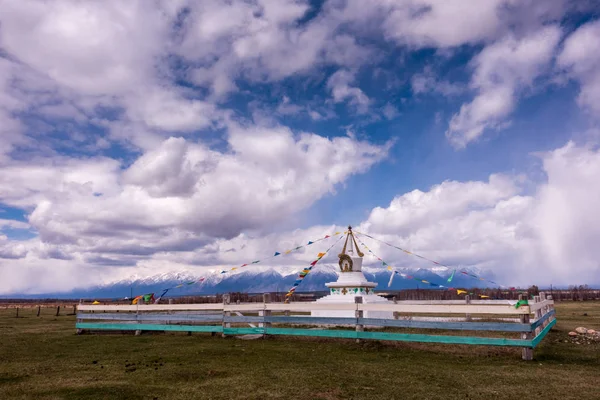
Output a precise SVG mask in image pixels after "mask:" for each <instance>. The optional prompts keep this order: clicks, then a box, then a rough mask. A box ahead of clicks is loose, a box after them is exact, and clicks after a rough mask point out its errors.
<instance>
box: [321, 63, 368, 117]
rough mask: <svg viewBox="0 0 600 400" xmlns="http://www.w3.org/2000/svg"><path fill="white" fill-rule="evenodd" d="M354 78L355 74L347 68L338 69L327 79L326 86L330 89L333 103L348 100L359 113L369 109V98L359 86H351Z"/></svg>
mask: <svg viewBox="0 0 600 400" xmlns="http://www.w3.org/2000/svg"><path fill="white" fill-rule="evenodd" d="M355 80H356V77H355V74H354V73H353V72H351V71H348V70H339V71H337V72H336V73H334V74H333V75H331V76H330V77H329V79H328V80H327V88H328V89H329V90H331V96H332V97H333V101H334V102H335V103H341V102H343V101H346V100H348V101H349V103H350V104H352V105H353V106H355V107H356V110H357V111H358V113H360V114H364V113H366V112H367V111H368V109H369V103H370V100H369V98H368V97H367V95H365V94H364V93H363V91H362V90H360V88H358V87H355V86H351V85H352V84H353V83H354V81H355Z"/></svg>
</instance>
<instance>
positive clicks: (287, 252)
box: [284, 250, 292, 254]
mask: <svg viewBox="0 0 600 400" xmlns="http://www.w3.org/2000/svg"><path fill="white" fill-rule="evenodd" d="M291 252H292V251H291V250H287V251H286V252H285V253H284V254H290V253H291Z"/></svg>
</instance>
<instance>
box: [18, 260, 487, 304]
mask: <svg viewBox="0 0 600 400" xmlns="http://www.w3.org/2000/svg"><path fill="white" fill-rule="evenodd" d="M397 270H398V271H400V272H404V273H406V274H409V275H412V276H414V277H417V278H420V279H424V280H427V281H429V282H432V283H437V284H440V285H444V286H447V287H448V286H451V287H460V288H474V287H486V286H491V284H489V283H488V284H486V282H484V281H481V280H478V279H474V278H472V277H468V276H466V275H463V274H460V273H456V274H455V276H454V278H453V279H452V282H451V283H448V282H447V280H448V278H449V277H450V275H451V273H452V271H449V270H442V269H438V270H432V269H420V268H418V269H417V268H414V269H411V268H404V269H400V268H399V269H397ZM464 270H466V271H468V272H471V273H474V274H477V275H480V276H482V277H484V278H486V279H491V280H494V277H493V276H491V275H489V274H485V273H483V274H482V273H481V272H480V271H478V270H475V269H464ZM337 271H338V266H337V264H323V265H319V266H318V268H315V269H313V270H312V271H311V272H310V273H309V274H308V275H307V276H306V278H305V279H304V281H303V282H302V283H301V285H300V286H299V287H298V292H310V291H325V290H327V287H326V286H325V283H327V282H333V281H336V280H337ZM298 272H299V270H294V271H290V270H289V269H287V270H278V269H276V268H268V267H253V268H248V269H245V270H241V271H240V272H237V273H225V274H222V273H220V272H211V273H208V274H202V275H195V274H191V273H189V272H178V273H166V274H158V275H155V276H152V277H147V278H138V277H132V278H130V279H125V280H121V281H118V282H113V283H111V284H106V285H99V286H94V287H89V288H81V289H77V290H72V291H70V292H64V293H43V294H36V295H27V296H18V297H28V298H124V297H130V296H131V295H134V296H135V295H140V294H145V293H156V295H159V294H160V293H162V291H163V290H164V289H167V288H172V287H174V286H177V285H179V284H181V283H184V282H190V281H198V280H199V279H200V278H204V280H203V281H202V282H197V283H194V284H191V285H184V286H182V287H180V288H174V289H172V290H170V291H169V292H168V294H167V297H170V296H172V297H177V296H184V295H208V294H218V293H228V292H243V293H264V292H287V290H288V289H289V288H290V287H291V286H292V284H293V282H294V281H295V280H296V279H297V276H298ZM363 273H364V274H365V277H366V278H367V279H368V280H369V281H371V282H376V283H377V287H376V288H375V290H376V291H387V290H401V289H415V288H424V289H433V287H431V286H429V285H427V284H424V283H422V282H418V281H416V280H413V279H405V278H402V277H401V276H399V275H395V276H394V279H393V281H392V285H391V286H390V287H388V282H389V280H390V275H391V272H390V271H388V270H387V269H385V268H373V267H366V266H365V267H363ZM11 297H17V296H11Z"/></svg>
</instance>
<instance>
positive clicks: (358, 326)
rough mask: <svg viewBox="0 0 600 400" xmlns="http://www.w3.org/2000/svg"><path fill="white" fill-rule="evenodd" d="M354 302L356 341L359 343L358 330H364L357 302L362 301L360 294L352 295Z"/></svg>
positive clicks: (361, 313)
mask: <svg viewBox="0 0 600 400" xmlns="http://www.w3.org/2000/svg"><path fill="white" fill-rule="evenodd" d="M354 303H355V304H356V311H355V315H356V332H357V334H356V343H360V339H359V338H358V335H359V334H358V332H363V331H364V330H365V326H364V325H363V324H362V323H361V322H362V321H361V320H362V318H363V310H361V309H360V306H359V304H362V303H363V298H362V296H355V297H354Z"/></svg>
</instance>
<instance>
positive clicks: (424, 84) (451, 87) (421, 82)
mask: <svg viewBox="0 0 600 400" xmlns="http://www.w3.org/2000/svg"><path fill="white" fill-rule="evenodd" d="M410 83H411V88H412V91H413V93H415V94H421V93H429V92H433V93H439V94H441V95H444V96H446V97H451V96H456V95H459V94H462V93H464V92H465V89H466V87H464V86H463V85H461V84H458V83H452V82H448V81H445V80H440V79H438V78H437V77H436V76H435V74H434V72H433V70H432V69H431V67H426V68H425V70H424V71H423V73H421V74H415V75H413V76H412V78H411V81H410Z"/></svg>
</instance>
